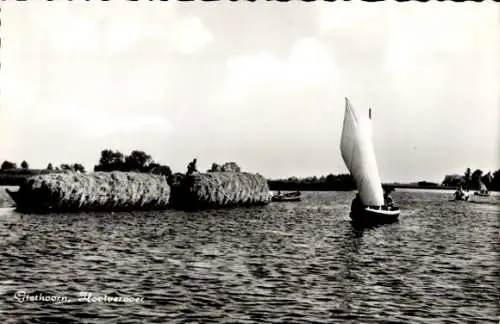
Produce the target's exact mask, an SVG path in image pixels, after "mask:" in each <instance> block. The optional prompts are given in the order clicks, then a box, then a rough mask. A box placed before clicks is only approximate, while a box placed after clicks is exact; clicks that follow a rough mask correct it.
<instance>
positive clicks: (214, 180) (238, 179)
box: [171, 171, 271, 209]
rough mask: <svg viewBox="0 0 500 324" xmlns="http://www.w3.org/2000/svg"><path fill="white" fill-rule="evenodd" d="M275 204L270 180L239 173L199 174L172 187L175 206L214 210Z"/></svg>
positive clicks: (187, 177) (188, 176)
mask: <svg viewBox="0 0 500 324" xmlns="http://www.w3.org/2000/svg"><path fill="white" fill-rule="evenodd" d="M270 201H271V194H270V191H269V186H268V184H267V180H266V179H265V178H264V177H263V176H261V175H259V174H253V173H247V172H238V171H217V172H207V173H195V174H191V175H187V176H185V177H184V178H183V179H181V180H180V181H179V182H178V183H174V184H172V199H171V202H172V206H173V207H175V208H182V209H211V208H221V207H222V208H224V207H236V206H255V205H265V204H268V203H269V202H270Z"/></svg>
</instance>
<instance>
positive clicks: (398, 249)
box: [0, 190, 500, 323]
mask: <svg viewBox="0 0 500 324" xmlns="http://www.w3.org/2000/svg"><path fill="white" fill-rule="evenodd" d="M352 195H353V194H352V193H343V192H325V193H305V199H304V200H303V201H302V202H300V203H288V204H287V203H285V204H271V205H269V206H266V207H262V208H260V207H259V208H248V209H234V210H221V211H206V212H197V213H185V212H174V211H167V212H160V213H159V212H155V213H115V214H104V213H102V214H98V213H96V214H62V215H61V214H59V215H58V214H53V215H43V216H36V215H23V216H21V215H19V214H17V213H15V212H13V211H8V212H6V213H2V214H1V217H0V238H1V239H0V250H1V252H0V261H1V262H0V266H1V267H2V268H1V269H0V270H1V271H0V294H1V298H2V303H1V304H0V305H2V306H0V310H1V312H0V319H1V320H2V322H6V321H7V320H15V321H19V322H28V323H49V322H53V323H66V322H68V321H69V322H82V323H139V322H144V323H186V322H199V323H351V322H355V323H359V322H362V323H390V322H394V323H396V322H398V323H400V322H405V323H409V322H411V323H444V322H447V323H467V322H471V323H497V322H498V319H497V317H496V316H497V314H498V306H499V304H498V301H499V300H498V294H497V282H498V281H499V279H500V273H499V271H498V266H497V261H498V260H497V256H498V253H499V252H500V246H499V245H500V243H499V240H498V232H499V229H500V226H499V219H498V218H499V215H500V213H499V209H498V206H499V204H498V202H499V201H498V200H497V197H489V198H487V199H484V200H482V202H480V203H475V204H470V203H461V202H450V201H449V200H448V198H449V194H448V193H440V192H425V191H403V190H398V191H396V192H395V193H394V195H393V196H394V198H395V199H396V201H398V203H399V204H400V205H401V208H402V210H403V212H402V214H401V218H400V221H399V223H395V224H391V225H387V226H381V227H377V228H372V229H367V230H357V229H354V228H352V227H351V225H350V223H349V222H348V208H349V205H350V200H351V199H352ZM19 290H24V291H26V292H27V293H28V294H31V295H36V294H38V295H40V294H45V295H50V294H52V295H58V296H68V297H69V298H71V300H72V301H71V302H69V303H54V302H50V301H49V302H45V301H34V302H29V301H24V302H22V303H21V302H19V301H18V300H16V299H15V298H14V295H15V294H16V292H18V291H19ZM81 292H91V293H92V294H93V295H92V296H94V297H95V296H104V295H106V296H107V297H110V298H113V297H122V298H124V297H140V298H143V301H142V302H139V303H135V302H129V303H123V302H121V303H120V302H89V301H88V300H85V299H82V300H78V297H79V296H80V295H79V294H80V293H81Z"/></svg>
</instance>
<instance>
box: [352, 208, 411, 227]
mask: <svg viewBox="0 0 500 324" xmlns="http://www.w3.org/2000/svg"><path fill="white" fill-rule="evenodd" d="M400 213H401V212H400V210H399V208H394V209H391V210H388V209H383V208H381V209H375V208H371V207H365V208H363V209H361V210H359V211H351V214H350V215H349V216H350V217H351V220H352V222H353V223H356V224H361V225H378V224H391V223H395V222H397V221H398V220H399V214H400Z"/></svg>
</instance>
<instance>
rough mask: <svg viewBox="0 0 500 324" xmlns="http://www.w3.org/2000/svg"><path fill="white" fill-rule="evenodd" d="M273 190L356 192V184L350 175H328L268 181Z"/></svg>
mask: <svg viewBox="0 0 500 324" xmlns="http://www.w3.org/2000/svg"><path fill="white" fill-rule="evenodd" d="M268 183H269V188H270V189H271V190H286V191H295V190H310V191H313V190H314V191H326V190H354V189H356V183H355V182H354V179H353V177H352V176H351V175H350V174H337V175H334V174H328V175H326V176H321V177H319V178H318V177H316V176H313V177H305V178H297V177H290V178H288V179H279V180H268Z"/></svg>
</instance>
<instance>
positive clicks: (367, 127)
mask: <svg viewBox="0 0 500 324" xmlns="http://www.w3.org/2000/svg"><path fill="white" fill-rule="evenodd" d="M340 152H341V154H342V158H343V159H344V162H345V165H346V166H347V168H348V169H349V172H350V173H351V175H352V177H353V178H354V181H355V182H356V186H357V188H358V191H359V195H360V198H361V202H362V203H363V204H364V205H367V206H382V205H384V192H383V189H382V184H381V181H380V175H379V173H378V167H377V161H376V158H375V150H374V149H373V143H372V125H371V120H370V118H368V116H359V115H357V114H356V112H355V111H354V109H353V108H352V106H351V104H350V102H349V99H347V98H346V106H345V116H344V126H343V128H342V137H341V140H340Z"/></svg>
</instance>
